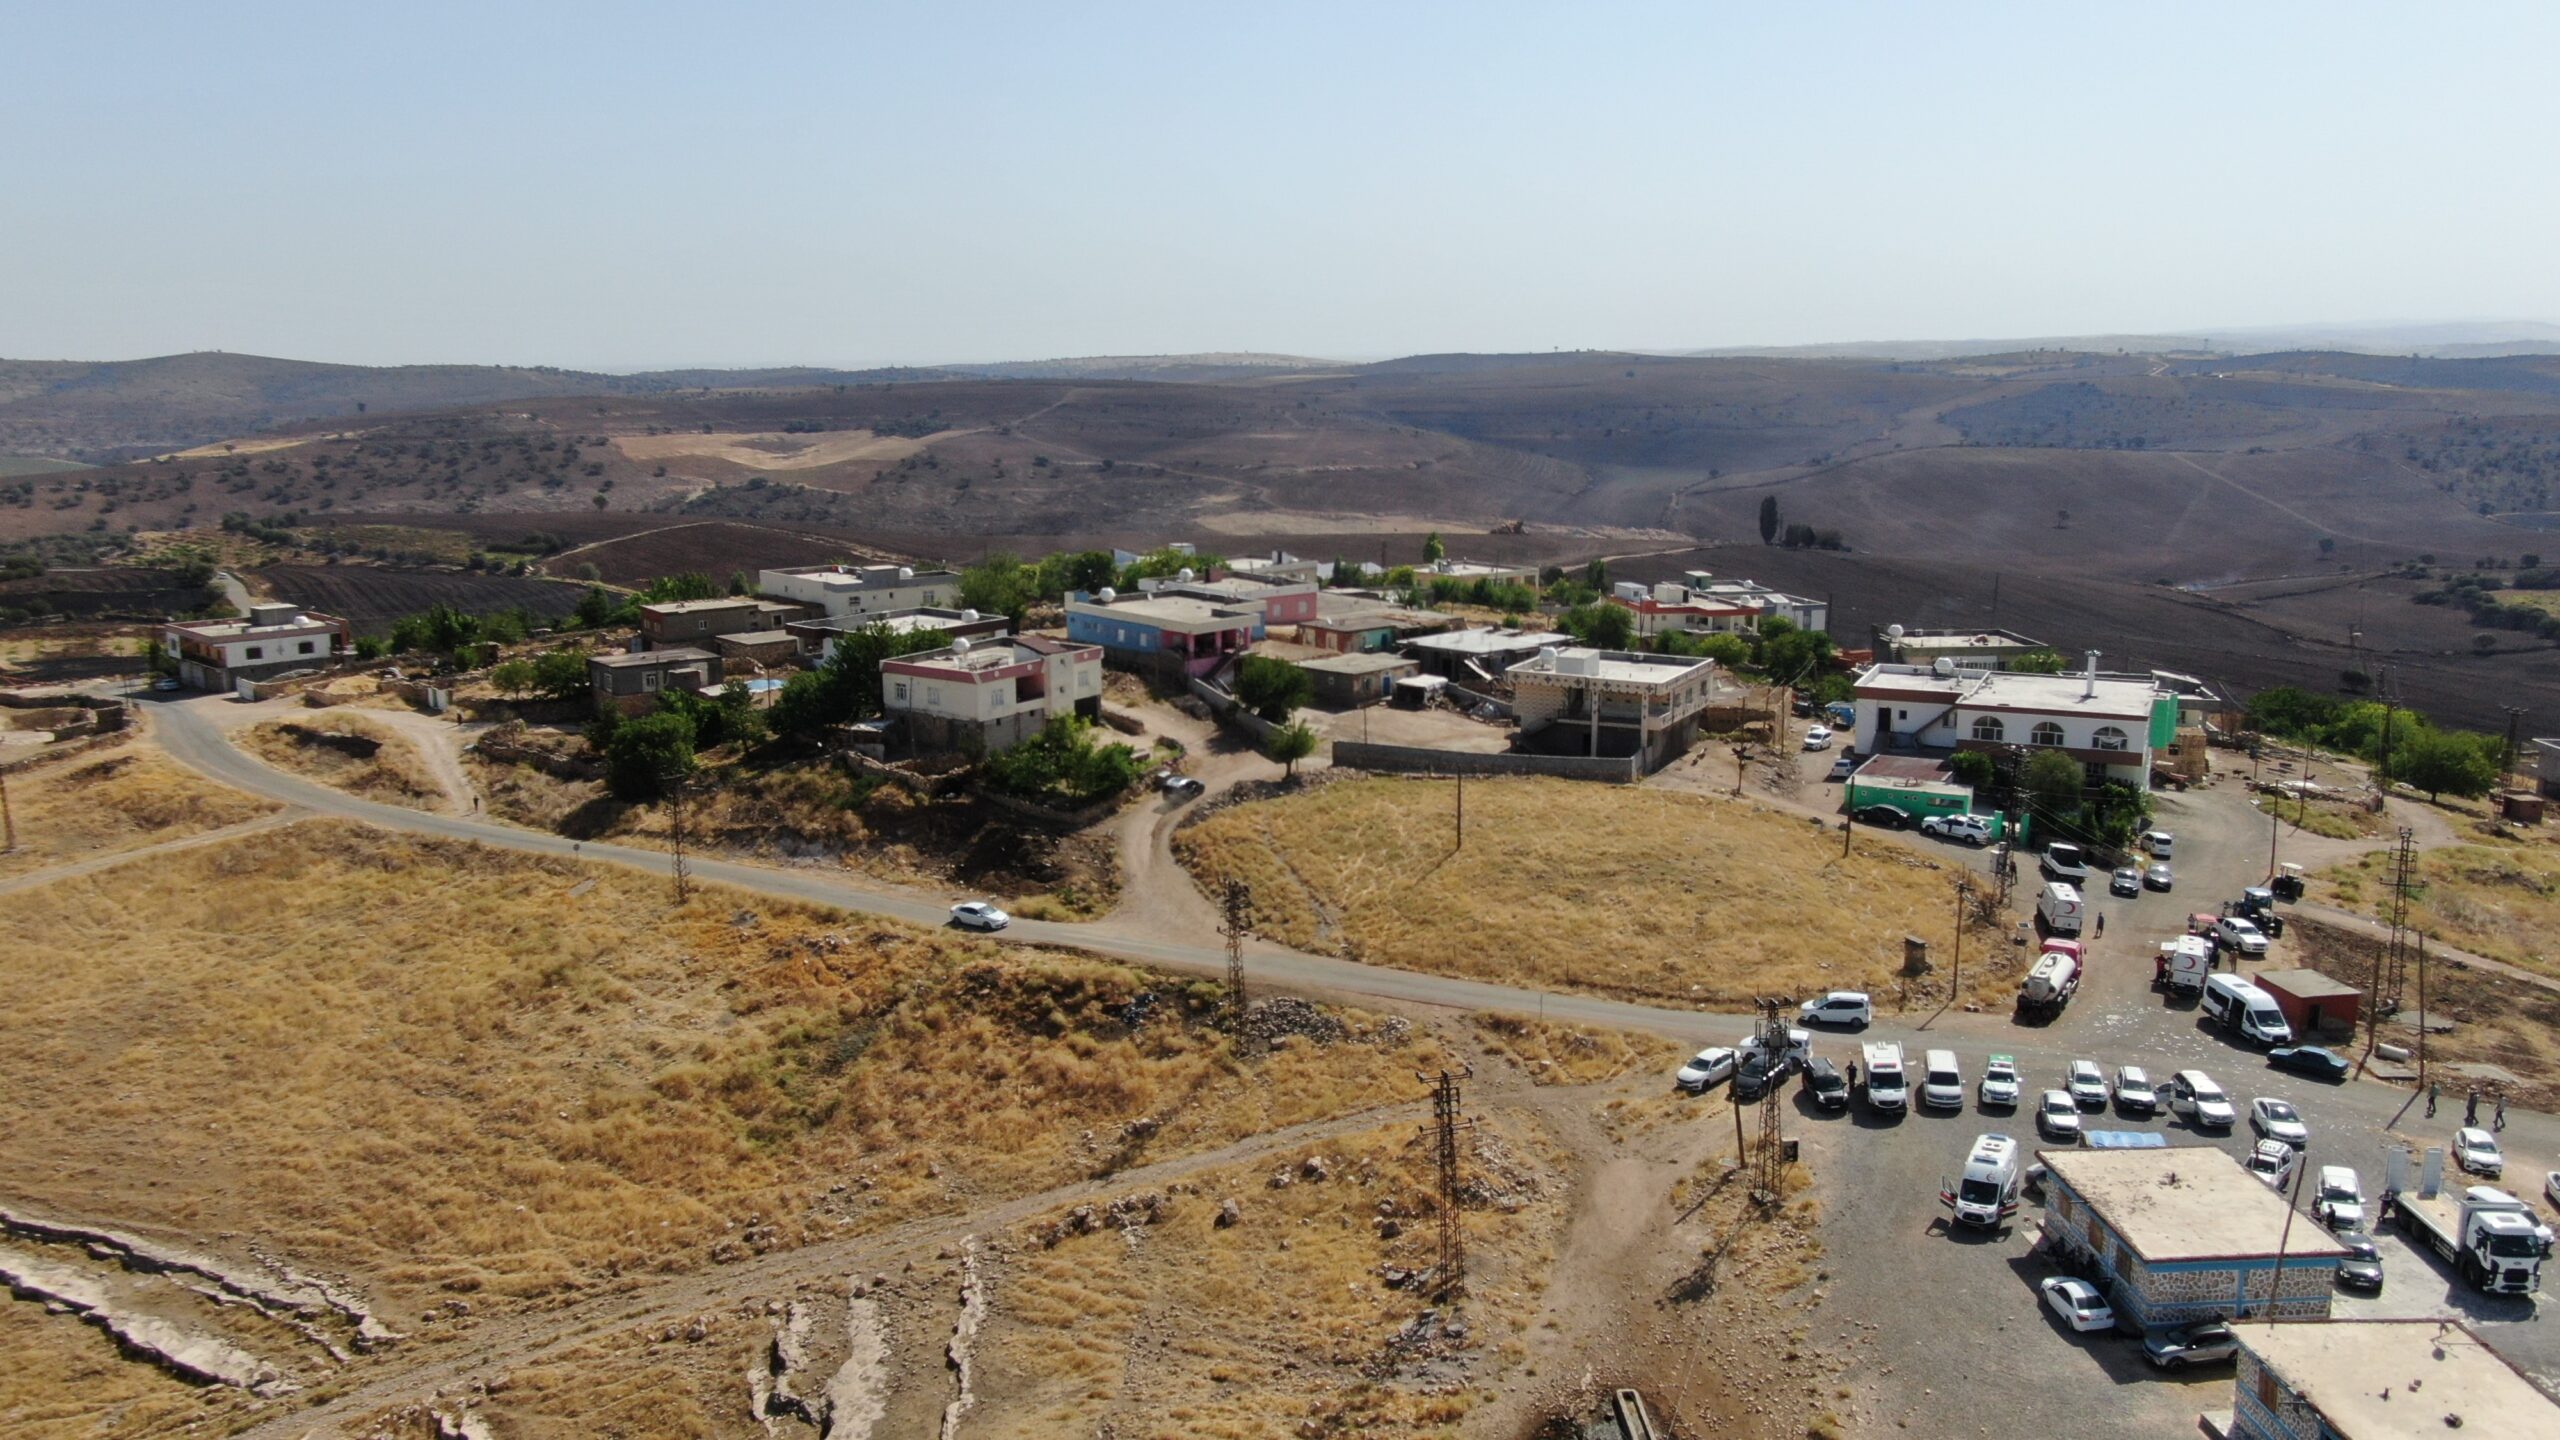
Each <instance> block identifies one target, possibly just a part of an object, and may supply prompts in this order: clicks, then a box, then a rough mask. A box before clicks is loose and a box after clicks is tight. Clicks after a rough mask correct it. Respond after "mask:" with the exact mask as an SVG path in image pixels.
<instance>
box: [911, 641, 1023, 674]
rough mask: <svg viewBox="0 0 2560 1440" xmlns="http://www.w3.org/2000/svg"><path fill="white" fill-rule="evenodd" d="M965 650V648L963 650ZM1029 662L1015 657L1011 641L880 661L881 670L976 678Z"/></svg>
mask: <svg viewBox="0 0 2560 1440" xmlns="http://www.w3.org/2000/svg"><path fill="white" fill-rule="evenodd" d="M964 646H965V647H966V648H962V647H964ZM1031 658H1032V657H1031V656H1029V655H1021V654H1016V653H1015V651H1014V646H1013V642H1011V641H1010V640H986V641H980V642H978V643H975V644H971V643H970V642H968V641H965V640H964V641H961V642H960V643H959V644H958V645H947V646H944V647H943V648H942V649H940V650H926V651H923V652H921V653H919V654H915V655H899V656H894V657H892V658H890V659H888V660H884V661H882V662H881V664H882V666H883V667H884V668H886V667H891V666H909V665H913V666H918V667H922V668H926V669H932V670H955V671H961V672H965V673H969V674H975V673H977V672H979V671H982V670H999V669H1002V668H1004V667H1005V666H1007V665H1019V664H1022V663H1023V662H1024V661H1026V660H1029V659H1031Z"/></svg>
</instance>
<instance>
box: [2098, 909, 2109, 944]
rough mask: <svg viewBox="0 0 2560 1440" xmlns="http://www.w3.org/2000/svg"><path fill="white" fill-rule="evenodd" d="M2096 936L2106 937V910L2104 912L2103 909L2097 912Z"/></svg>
mask: <svg viewBox="0 0 2560 1440" xmlns="http://www.w3.org/2000/svg"><path fill="white" fill-rule="evenodd" d="M2097 938H2098V939H2101V940H2104V939H2106V938H2107V916H2106V912H2105V911H2103V910H2102V911H2100V912H2098V934H2097Z"/></svg>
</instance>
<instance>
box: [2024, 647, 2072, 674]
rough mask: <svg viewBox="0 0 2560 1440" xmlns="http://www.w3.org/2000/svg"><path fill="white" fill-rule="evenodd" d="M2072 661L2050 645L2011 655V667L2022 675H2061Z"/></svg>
mask: <svg viewBox="0 0 2560 1440" xmlns="http://www.w3.org/2000/svg"><path fill="white" fill-rule="evenodd" d="M2070 663H2071V662H2070V661H2068V660H2065V659H2063V658H2062V652H2061V651H2059V650H2056V649H2054V648H2053V647H2052V646H2050V645H2048V646H2046V647H2045V648H2043V649H2041V650H2029V651H2026V652H2025V653H2023V654H2019V655H2012V656H2010V657H2009V668H2010V669H2012V670H2014V671H2016V672H2018V673H2019V674H2021V675H2059V674H2061V673H2062V668H2063V667H2064V666H2065V665H2068V664H2070Z"/></svg>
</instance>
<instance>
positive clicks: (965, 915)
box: [951, 900, 1013, 930]
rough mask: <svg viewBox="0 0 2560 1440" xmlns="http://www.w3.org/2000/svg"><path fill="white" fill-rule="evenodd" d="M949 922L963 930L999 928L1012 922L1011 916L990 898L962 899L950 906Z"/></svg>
mask: <svg viewBox="0 0 2560 1440" xmlns="http://www.w3.org/2000/svg"><path fill="white" fill-rule="evenodd" d="M951 923H952V924H954V925H957V926H959V927H960V928H961V929H963V930H1001V929H1003V928H1004V927H1006V926H1007V925H1010V924H1012V923H1013V917H1012V916H1010V915H1007V914H1006V913H1004V912H1003V911H1002V910H999V909H997V908H996V905H995V902H994V901H992V900H964V901H962V902H960V903H959V904H957V905H954V906H952V907H951Z"/></svg>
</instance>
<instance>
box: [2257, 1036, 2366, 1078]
mask: <svg viewBox="0 0 2560 1440" xmlns="http://www.w3.org/2000/svg"><path fill="white" fill-rule="evenodd" d="M2267 1066H2268V1068H2269V1069H2273V1070H2290V1071H2292V1072H2293V1073H2294V1074H2296V1075H2308V1076H2311V1077H2312V1078H2313V1079H2315V1080H2344V1079H2346V1078H2347V1072H2348V1071H2350V1070H2352V1069H2354V1068H2355V1067H2354V1066H2352V1065H2349V1064H2348V1063H2347V1061H2346V1057H2345V1056H2343V1055H2340V1054H2339V1053H2338V1052H2337V1051H2335V1050H2324V1049H2322V1048H2321V1047H2319V1046H2317V1045H2286V1046H2283V1047H2281V1048H2279V1049H2274V1050H2270V1051H2268V1052H2267Z"/></svg>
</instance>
